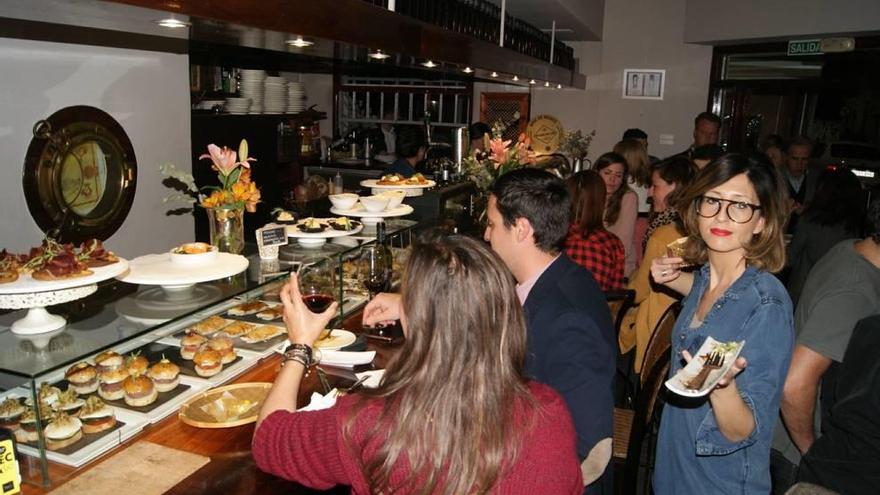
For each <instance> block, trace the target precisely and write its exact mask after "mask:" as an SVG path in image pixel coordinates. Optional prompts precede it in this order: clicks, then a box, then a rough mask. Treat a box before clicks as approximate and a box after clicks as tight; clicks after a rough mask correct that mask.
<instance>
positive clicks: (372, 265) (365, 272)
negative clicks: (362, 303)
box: [358, 244, 392, 297]
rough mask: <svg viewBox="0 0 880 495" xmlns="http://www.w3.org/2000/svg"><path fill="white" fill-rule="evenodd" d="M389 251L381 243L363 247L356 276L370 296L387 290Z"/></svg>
mask: <svg viewBox="0 0 880 495" xmlns="http://www.w3.org/2000/svg"><path fill="white" fill-rule="evenodd" d="M391 270H392V268H391V253H390V252H389V251H388V249H387V248H385V246H383V245H381V244H372V245H370V246H366V247H364V249H363V251H362V252H361V259H360V270H359V273H358V276H359V278H360V281H361V283H362V284H364V287H366V289H367V290H368V291H369V292H370V296H371V297H372V296H375V295H376V294H378V293H380V292H383V291H386V290H388V286H389V285H390V283H391Z"/></svg>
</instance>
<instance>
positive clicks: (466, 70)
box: [461, 67, 474, 74]
mask: <svg viewBox="0 0 880 495" xmlns="http://www.w3.org/2000/svg"><path fill="white" fill-rule="evenodd" d="M461 71H462V72H464V73H465V74H470V73H471V72H473V71H474V69H471V68H470V67H465V68H464V69H461Z"/></svg>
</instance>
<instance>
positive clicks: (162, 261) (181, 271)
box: [117, 253, 248, 287]
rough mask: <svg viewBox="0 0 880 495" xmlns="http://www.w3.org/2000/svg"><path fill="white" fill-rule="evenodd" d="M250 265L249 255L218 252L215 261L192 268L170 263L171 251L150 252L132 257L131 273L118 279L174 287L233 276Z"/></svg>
mask: <svg viewBox="0 0 880 495" xmlns="http://www.w3.org/2000/svg"><path fill="white" fill-rule="evenodd" d="M247 267H248V260H247V258H245V257H244V256H239V255H237V254H229V253H217V259H216V261H215V262H214V263H211V264H209V265H204V266H194V267H191V268H188V267H182V266H180V265H175V264H173V263H171V259H170V257H169V256H168V253H162V254H148V255H146V256H140V257H137V258H135V259H133V260H131V262H130V263H129V270H128V273H126V274H125V275H123V276H121V277H117V278H118V279H119V280H122V281H123V282H128V283H131V284H141V285H161V286H163V287H175V286H186V285H193V284H198V283H200V282H210V281H212V280H219V279H221V278H226V277H231V276H233V275H237V274H239V273H241V272H243V271H245V270H246V269H247Z"/></svg>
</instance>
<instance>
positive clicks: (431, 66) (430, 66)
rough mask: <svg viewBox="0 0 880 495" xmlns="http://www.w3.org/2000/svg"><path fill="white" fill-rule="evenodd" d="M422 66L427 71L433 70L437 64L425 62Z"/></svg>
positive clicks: (430, 61)
mask: <svg viewBox="0 0 880 495" xmlns="http://www.w3.org/2000/svg"><path fill="white" fill-rule="evenodd" d="M422 65H423V66H425V67H427V68H429V69H433V68H434V67H437V64H435V63H434V62H433V61H432V60H428V61H427V62H422Z"/></svg>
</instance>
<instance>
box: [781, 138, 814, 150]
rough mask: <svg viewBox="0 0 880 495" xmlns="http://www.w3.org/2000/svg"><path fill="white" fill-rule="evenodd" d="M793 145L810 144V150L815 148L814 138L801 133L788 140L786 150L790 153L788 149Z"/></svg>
mask: <svg viewBox="0 0 880 495" xmlns="http://www.w3.org/2000/svg"><path fill="white" fill-rule="evenodd" d="M792 146H809V147H810V152H811V153H812V150H813V140H812V139H810V138H808V137H807V136H804V135H803V134H801V135H800V136H796V137H795V138H794V139H792V140H791V141H789V142H788V144H787V145H786V146H785V152H786V153H788V150H790V149H791V147H792Z"/></svg>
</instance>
